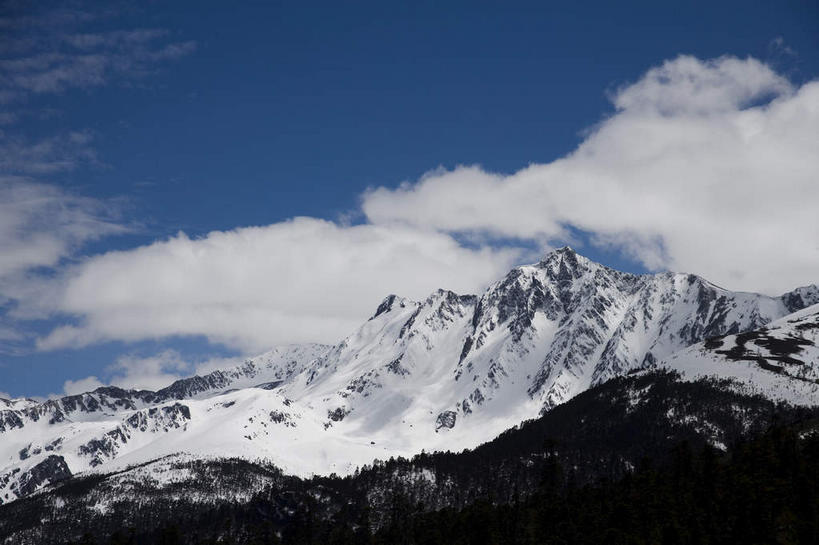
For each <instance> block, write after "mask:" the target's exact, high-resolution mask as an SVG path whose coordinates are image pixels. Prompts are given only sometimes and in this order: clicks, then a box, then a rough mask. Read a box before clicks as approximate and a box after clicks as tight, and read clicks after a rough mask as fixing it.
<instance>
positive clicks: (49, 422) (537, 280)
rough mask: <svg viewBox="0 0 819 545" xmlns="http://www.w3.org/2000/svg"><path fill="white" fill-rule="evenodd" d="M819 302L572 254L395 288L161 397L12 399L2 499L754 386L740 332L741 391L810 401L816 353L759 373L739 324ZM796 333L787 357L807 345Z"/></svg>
mask: <svg viewBox="0 0 819 545" xmlns="http://www.w3.org/2000/svg"><path fill="white" fill-rule="evenodd" d="M817 303H819V288H817V287H816V286H809V287H805V288H800V289H798V290H794V291H793V292H789V293H787V294H784V295H782V296H780V297H768V296H764V295H758V294H751V293H741V292H731V291H727V290H725V289H722V288H719V287H717V286H714V285H713V284H710V283H709V282H707V281H706V280H704V279H702V278H700V277H697V276H694V275H689V274H674V273H660V274H647V275H634V274H627V273H623V272H619V271H616V270H613V269H610V268H607V267H604V266H602V265H600V264H597V263H594V262H592V261H590V260H588V259H586V258H584V257H582V256H580V255H578V254H576V253H575V252H574V251H573V250H572V249H570V248H568V247H566V248H561V249H559V250H556V251H554V252H552V253H550V254H548V255H547V256H546V257H545V258H544V259H543V260H542V261H540V262H539V263H536V264H534V265H527V266H521V267H516V268H515V269H513V270H512V271H510V272H509V273H508V274H507V275H506V276H505V277H504V278H503V279H501V280H500V281H498V282H496V283H495V284H493V285H491V286H489V287H488V288H487V289H486V290H485V291H484V292H483V294H481V295H480V296H478V295H458V294H455V293H453V292H451V291H446V290H438V291H436V292H435V293H433V294H431V295H430V296H429V297H428V298H427V299H425V300H424V301H411V300H408V299H406V298H402V297H399V296H396V295H390V296H389V297H387V298H386V299H385V300H384V301H383V302H382V303H381V304H380V305H379V306H378V307H377V309H376V311H375V313H374V314H373V316H372V317H371V318H370V319H369V320H368V321H367V322H365V323H364V324H363V325H362V326H361V327H360V328H359V329H358V330H357V331H355V332H354V333H353V334H352V335H350V336H349V337H347V338H346V339H344V340H343V341H342V342H340V343H339V344H337V345H335V346H322V345H305V346H288V347H281V348H277V349H274V350H273V351H271V352H269V353H267V354H264V355H262V356H259V357H258V358H252V359H249V360H247V361H246V362H244V363H243V364H241V365H239V366H237V367H233V368H229V369H224V370H217V371H214V372H212V373H209V374H207V375H203V376H197V377H191V378H188V379H183V380H180V381H177V382H175V383H174V384H171V385H169V386H168V387H167V388H163V389H161V390H159V391H156V392H151V391H133V390H123V389H119V388H112V387H107V388H100V389H97V390H95V391H94V392H89V393H85V394H81V395H76V396H68V397H64V398H61V399H57V400H51V401H47V402H45V403H35V402H31V401H26V400H11V401H7V400H3V401H0V501H3V502H9V501H12V500H14V499H16V498H19V497H24V496H27V495H29V494H31V493H33V492H35V491H37V490H39V489H41V488H43V487H45V486H47V485H48V484H49V483H52V482H56V481H58V480H61V479H65V478H68V477H70V476H72V475H76V474H78V473H83V472H91V473H107V472H112V471H121V470H123V469H124V468H126V467H128V466H131V465H138V464H144V463H146V462H150V461H152V460H157V459H160V458H162V457H166V456H171V455H174V456H176V455H179V456H183V457H186V459H192V460H204V459H214V458H227V457H238V458H241V459H245V460H258V459H265V460H268V461H269V462H271V463H273V464H275V465H276V466H277V467H278V468H280V469H281V470H282V471H283V472H284V473H286V474H293V475H298V476H309V475H312V474H329V473H333V472H335V473H339V474H349V473H351V472H353V471H354V470H355V469H356V467H358V466H361V465H363V464H366V463H370V462H371V461H372V460H373V459H375V458H382V459H383V458H388V457H390V456H399V455H400V456H411V455H413V454H416V453H418V452H420V451H421V450H426V451H436V450H438V451H446V450H460V449H463V448H470V447H475V446H477V445H479V444H481V443H484V442H486V441H488V440H491V439H492V438H494V437H496V436H497V435H498V434H500V433H501V432H503V431H504V430H506V429H509V428H511V427H513V426H516V425H518V424H519V423H520V422H522V421H524V420H527V419H531V418H534V417H536V416H538V415H541V414H545V413H547V412H548V411H550V410H552V409H554V408H555V407H557V406H558V405H560V404H562V403H565V402H566V401H568V400H570V399H572V398H573V397H574V396H576V395H578V394H580V393H582V392H584V391H586V390H587V389H588V388H590V387H594V386H596V385H600V384H602V383H604V382H606V381H608V380H610V379H612V378H615V377H619V376H623V375H625V374H627V373H629V372H630V371H632V370H635V369H642V368H653V367H660V366H662V367H671V368H676V367H680V369H682V370H683V371H684V372H685V373H693V374H694V375H695V376H698V377H699V376H704V375H709V374H715V375H719V376H723V377H731V376H733V375H734V374H736V375H737V376H738V377H739V378H740V379H742V377H745V375H746V371H745V369H746V368H747V365H745V366H744V367H743V366H742V365H734V363H735V362H734V360H731V362H732V363H731V364H730V365H727V366H726V365H722V363H721V361H722V360H719V359H718V358H717V356H719V357H722V355H720V353H719V350H726V351H728V354H727V355H728V356H729V359H730V358H731V357H734V356H731V354H734V355H738V356H737V357H738V358H739V360H742V361H744V362H746V363H747V362H748V361H750V360H748V359H747V357H750V356H748V354H751V353H750V352H749V353H748V354H746V353H744V352H743V353H742V354H740V353H739V350H738V349H737V350H734V351H733V352H731V351H730V350H731V347H730V346H729V344H730V343H732V342H733V343H735V344H738V343H741V342H745V346H747V347H748V349H749V350H750V349H751V344H748V343H750V342H752V343H753V345H754V346H759V349H758V350H760V353H759V354H755V353H754V354H752V355H753V357H756V358H757V360H756V361H755V362H751V363H755V366H754V373H755V375H754V376H753V377H751V378H750V379H748V380H745V383H746V384H748V383H749V381H751V382H753V384H755V385H756V386H758V388H757V390H758V391H759V392H761V393H763V394H765V395H769V396H771V397H774V398H777V399H779V398H783V399H788V400H791V401H793V402H796V403H801V404H806V405H813V404H816V403H817V401H819V396H817V392H816V391H815V390H814V389H813V384H814V383H813V382H811V381H812V380H814V372H815V366H816V360H815V359H810V358H808V359H804V360H803V364H799V365H796V364H794V363H793V362H791V361H790V360H788V361H787V362H786V361H780V362H779V363H773V361H772V359H771V358H764V359H765V360H766V362H767V363H765V364H764V365H763V364H761V363H760V358H762V356H763V355H773V354H774V353H776V354H779V353H780V352H782V350H784V349H780V344H777V343H776V342H774V341H770V342H769V344H768V345H767V348H766V345H765V344H764V342H763V337H762V336H758V337H754V338H753V339H750V338H746V337H743V336H742V334H744V333H746V332H752V331H760V328H762V327H764V326H766V325H767V324H769V323H771V322H773V321H775V320H778V319H781V318H783V317H786V316H788V315H791V314H792V313H794V312H797V313H798V312H800V311H801V309H803V308H805V307H807V306H809V305H814V304H817ZM802 312H805V311H802ZM784 319H785V321H786V323H790V322H787V320H791V319H793V320H796V319H798V320H803V319H806V318H805V317H804V315H803V314H795V315H793V317H792V318H784ZM781 323H782V322H777V324H781ZM801 323H802V322H799V323H796V322H794V323H793V324H792V326H793V327H792V328H791V329H789V330H788V331H790V332H791V333H788V334H789V335H791V334H792V335H796V336H797V337H799V338H802V337H805V338H806V339H807V338H808V337H810V335H813V333H812V331H813V330H812V329H810V328H807V327H801V326H800V325H799V324H801ZM776 327H780V325H776ZM783 327H784V326H783ZM789 327H790V326H789ZM773 329H774V326H771V330H773ZM777 334H778V333H777ZM754 335H756V334H754ZM759 335H763V334H761V333H760V334H759ZM725 336H728V337H725ZM720 337H722V338H724V340H723V341H722V342H723V344H722V345H719V346H717V344H716V343H717V341H716V340H715V339H716V338H720ZM810 338H811V339H814V340H815V337H810ZM742 339H746V340H745V341H742ZM757 341H759V343H762V344H758V343H757ZM702 342H705V343H706V344H705V345H697V343H702ZM766 342H767V341H766ZM788 342H789V343H791V344H793V342H791V341H788ZM799 342H801V341H796V345H794V346H795V347H794V348H793V350H792V351H791V352H788V354H789V355H790V356H788V357H791V356H792V357H794V358H797V359H798V354H797V352H798V350H797V348H800V347H807V346H808V345H806V344H799ZM811 342H813V341H811ZM693 345H697V346H693ZM692 346H693V347H692ZM723 346H724V347H725V348H722V347H723ZM731 346H734V345H731ZM789 346H790V345H789ZM689 347H692V348H690V349H689ZM686 349H688V350H689V351H686ZM703 350H705V351H706V352H709V351H710V352H709V353H711V355H708V356H707V357H700V356H699V354H702V353H703V352H702V351H703ZM764 350H773V352H770V353H769V352H764ZM788 350H791V349H790V348H788ZM743 358H744V359H743ZM778 361H779V360H778ZM692 366H693V367H692ZM694 367H696V369H697V371H696V373H694V372H693V369H694ZM711 367H713V373H711V372H709V369H711ZM779 367H782V369H784V370H785V371H783V370H782V369H779ZM743 380H744V379H743ZM783 381H784V382H783ZM790 385H793V386H790Z"/></svg>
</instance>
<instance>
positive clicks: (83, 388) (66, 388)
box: [63, 376, 105, 396]
mask: <svg viewBox="0 0 819 545" xmlns="http://www.w3.org/2000/svg"><path fill="white" fill-rule="evenodd" d="M100 386H105V384H103V383H102V382H101V381H100V380H99V379H98V378H97V377H95V376H90V377H85V378H81V379H78V380H66V381H65V383H64V384H63V392H65V395H69V396H73V395H77V394H83V393H85V392H91V391H93V390H96V389H97V388H99V387H100Z"/></svg>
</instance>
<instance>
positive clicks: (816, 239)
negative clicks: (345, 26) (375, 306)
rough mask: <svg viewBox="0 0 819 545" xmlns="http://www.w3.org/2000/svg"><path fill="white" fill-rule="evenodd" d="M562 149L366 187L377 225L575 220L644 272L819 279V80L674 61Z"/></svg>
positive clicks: (748, 65) (477, 228)
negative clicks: (498, 165)
mask: <svg viewBox="0 0 819 545" xmlns="http://www.w3.org/2000/svg"><path fill="white" fill-rule="evenodd" d="M611 99H612V103H613V104H614V107H615V109H616V110H615V112H614V114H613V115H611V116H610V117H608V118H607V119H604V120H603V121H602V122H601V123H600V124H599V125H598V126H596V127H594V129H593V130H591V131H590V132H589V133H588V135H587V137H586V138H585V140H584V141H583V142H582V143H581V144H580V146H579V147H578V148H577V149H576V150H575V151H574V152H573V153H572V154H570V155H569V156H567V157H564V158H561V159H559V160H556V161H554V162H551V163H548V164H538V165H531V166H529V167H528V168H525V169H523V170H520V171H519V172H516V173H514V174H512V175H509V176H503V175H498V174H493V173H489V172H485V171H483V170H481V169H480V168H478V167H461V168H456V169H454V170H452V171H444V172H436V173H433V174H430V175H428V176H426V177H424V178H423V179H421V180H420V181H418V182H417V183H414V184H404V185H402V186H401V187H399V188H397V189H389V188H383V187H381V188H377V189H373V190H371V191H370V192H368V193H367V195H366V196H365V197H364V204H363V209H364V212H365V214H366V215H367V218H368V219H369V220H370V221H371V222H373V223H377V224H380V225H403V226H416V227H420V226H423V227H424V228H435V229H438V230H441V231H444V232H456V233H473V234H474V233H478V234H483V235H484V236H489V237H493V236H494V237H512V238H518V239H529V240H538V241H549V240H553V239H560V238H565V237H566V234H567V232H566V228H567V227H573V228H576V229H580V230H583V231H587V232H589V233H590V234H591V236H592V239H593V241H594V242H596V243H597V244H600V245H611V246H615V247H617V248H619V249H621V250H624V251H627V252H628V253H629V254H631V255H632V256H634V257H635V258H637V259H639V260H640V261H641V262H642V263H644V264H645V265H646V266H647V267H649V268H651V269H671V270H679V271H686V272H695V273H697V274H700V275H703V276H705V277H706V278H708V279H710V280H711V281H714V282H716V283H718V284H721V285H723V286H725V287H728V288H731V289H739V290H752V291H762V292H767V293H781V292H783V291H786V290H789V289H792V288H793V287H795V286H797V285H804V284H808V283H814V282H817V281H819V153H817V150H819V130H817V127H819V82H816V81H812V82H809V83H806V84H804V85H801V86H795V85H793V84H792V83H790V82H789V81H788V80H787V79H785V78H784V77H782V76H781V75H779V74H777V73H776V72H774V71H773V70H772V69H771V68H770V67H769V66H766V65H764V64H762V63H760V62H759V61H757V60H754V59H750V58H749V59H744V60H743V59H737V58H734V57H723V58H719V59H715V60H711V61H700V60H697V59H695V58H693V57H685V56H683V57H679V58H677V59H675V60H672V61H668V62H666V63H664V64H663V65H662V66H659V67H657V68H653V69H651V70H649V71H648V72H647V73H646V74H645V75H644V76H643V77H642V78H641V79H640V80H639V81H637V82H635V83H633V84H631V85H628V86H625V87H622V88H620V89H619V90H617V91H616V92H615V93H613V94H612V96H611Z"/></svg>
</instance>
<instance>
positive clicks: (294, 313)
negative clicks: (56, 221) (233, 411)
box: [27, 218, 519, 352]
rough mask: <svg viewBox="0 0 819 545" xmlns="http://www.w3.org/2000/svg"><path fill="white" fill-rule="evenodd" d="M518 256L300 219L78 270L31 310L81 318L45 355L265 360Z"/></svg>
mask: <svg viewBox="0 0 819 545" xmlns="http://www.w3.org/2000/svg"><path fill="white" fill-rule="evenodd" d="M518 255H519V252H518V251H516V250H509V249H507V250H497V251H495V250H492V249H489V248H480V249H469V248H465V247H463V246H460V245H459V244H458V243H457V242H456V241H455V240H454V239H453V238H452V237H450V236H448V235H446V234H442V233H435V232H429V231H423V230H419V229H407V228H403V227H384V226H375V225H359V226H348V227H345V226H339V225H337V224H335V223H332V222H328V221H323V220H318V219H312V218H296V219H294V220H291V221H287V222H283V223H278V224H273V225H269V226H266V227H249V228H242V229H236V230H233V231H228V232H213V233H210V234H209V235H208V236H206V237H204V238H201V239H190V238H189V237H187V236H186V235H185V234H183V233H180V234H179V235H177V236H176V237H173V238H171V239H169V240H166V241H161V242H156V243H154V244H151V245H149V246H145V247H141V248H137V249H135V250H130V251H122V252H109V253H107V254H104V255H100V256H95V257H92V258H90V259H88V260H86V261H85V262H83V263H81V264H79V265H77V266H76V267H73V268H70V269H69V270H68V272H67V273H66V274H65V276H64V277H63V279H62V280H61V282H59V283H57V284H56V287H57V289H56V291H50V290H47V289H41V290H37V292H36V294H32V299H31V300H29V301H28V305H27V306H28V307H30V308H32V307H33V308H41V309H46V310H51V311H58V312H63V313H67V314H72V315H75V316H77V317H79V324H78V325H69V326H62V327H59V328H57V329H55V330H54V331H53V332H51V334H49V335H48V336H47V337H45V338H43V339H40V340H39V343H38V346H39V348H41V349H56V348H63V347H79V346H85V345H88V344H92V343H96V342H100V341H105V340H111V339H119V340H126V341H136V340H140V339H151V338H162V337H166V336H171V335H204V336H206V337H207V338H208V339H209V340H211V341H214V342H219V343H223V344H225V345H228V346H231V347H235V348H239V349H241V350H243V351H246V352H258V351H261V350H264V349H267V348H269V347H271V346H273V345H275V344H279V343H286V342H299V341H324V342H335V341H337V340H339V339H340V338H342V337H343V336H344V335H346V334H349V333H350V332H352V331H353V330H354V329H355V328H356V327H357V326H358V325H360V324H361V322H362V321H363V320H365V319H366V318H367V317H368V315H369V314H371V313H372V312H373V311H374V309H375V308H376V306H377V304H378V303H379V301H380V300H381V299H382V298H383V297H385V296H386V295H387V294H389V293H393V292H396V291H397V292H399V293H401V294H402V295H405V296H409V297H415V298H423V297H426V296H427V295H428V294H429V293H430V292H431V291H433V290H434V289H436V288H438V287H446V288H451V289H453V290H455V291H460V292H467V293H468V292H474V291H475V290H477V289H479V288H480V287H482V286H483V285H485V284H486V283H488V282H489V281H491V280H494V279H496V278H497V277H498V276H500V275H501V274H503V273H504V272H505V271H506V270H507V269H508V267H509V266H510V265H511V263H512V262H513V261H514V260H515V258H516V257H517V256H518ZM34 297H39V299H34Z"/></svg>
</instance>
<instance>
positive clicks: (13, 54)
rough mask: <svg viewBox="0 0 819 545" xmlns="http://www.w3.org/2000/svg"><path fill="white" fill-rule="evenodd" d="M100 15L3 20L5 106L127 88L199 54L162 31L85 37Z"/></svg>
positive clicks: (0, 73)
mask: <svg viewBox="0 0 819 545" xmlns="http://www.w3.org/2000/svg"><path fill="white" fill-rule="evenodd" d="M98 17H99V15H98V14H92V13H89V12H84V11H82V10H76V11H69V10H65V9H55V10H52V11H44V12H38V13H37V14H34V15H31V14H27V13H20V12H19V10H18V12H15V13H13V14H12V15H9V16H6V17H3V18H0V29H5V36H4V37H3V38H2V39H0V103H6V104H11V103H18V102H22V101H25V100H27V99H28V98H30V97H31V96H32V95H43V94H49V93H62V92H64V91H66V90H69V89H72V88H80V89H85V88H91V87H99V86H103V85H109V84H112V83H127V82H129V81H133V80H134V79H140V78H144V77H145V76H147V75H149V74H152V73H154V72H155V71H156V70H157V67H158V65H159V64H161V63H163V62H166V61H174V60H178V59H180V58H182V57H184V56H186V55H189V54H190V53H192V52H193V51H195V50H196V42H195V41H191V40H185V41H179V40H174V39H172V36H171V33H170V32H168V31H167V30H165V29H159V28H140V29H124V30H123V29H117V30H108V31H104V32H83V31H82V26H83V23H85V22H88V21H92V20H94V19H96V18H98Z"/></svg>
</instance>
